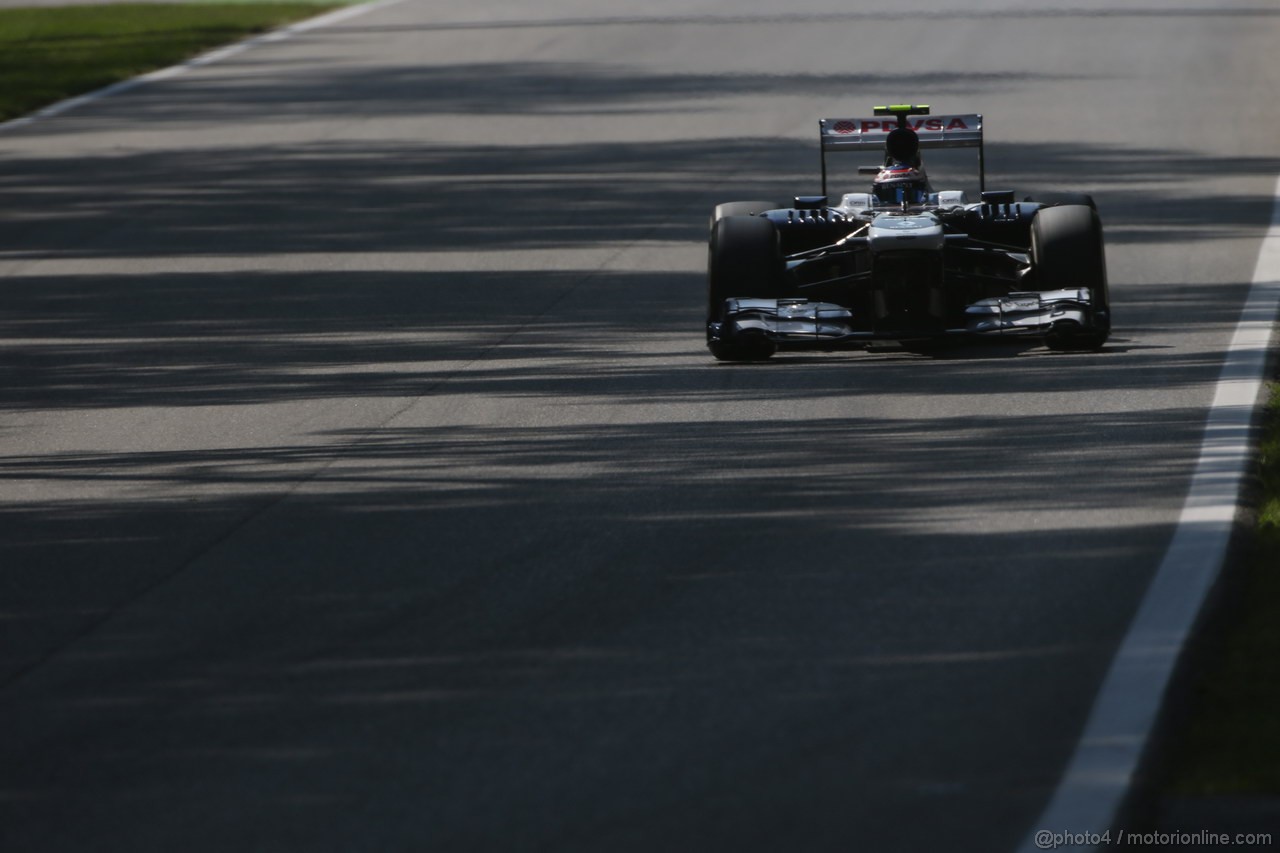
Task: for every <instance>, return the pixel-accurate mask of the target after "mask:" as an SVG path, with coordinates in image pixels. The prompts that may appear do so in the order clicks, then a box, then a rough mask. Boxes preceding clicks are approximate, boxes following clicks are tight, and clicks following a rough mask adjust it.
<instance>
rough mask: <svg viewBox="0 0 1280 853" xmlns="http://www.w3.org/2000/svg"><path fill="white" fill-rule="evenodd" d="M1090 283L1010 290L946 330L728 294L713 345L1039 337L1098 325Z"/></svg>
mask: <svg viewBox="0 0 1280 853" xmlns="http://www.w3.org/2000/svg"><path fill="white" fill-rule="evenodd" d="M1092 305H1093V293H1092V291H1090V290H1089V289H1088V288H1080V289H1076V290H1052V291H1045V292H1027V293H1010V294H1007V295H1005V296H997V297H992V298H988V299H981V300H979V301H977V302H974V303H973V304H971V305H969V306H967V307H966V308H965V310H964V314H963V316H962V317H960V318H958V321H959V322H958V323H957V325H956V326H955V327H954V328H947V329H945V330H943V331H942V332H941V333H936V332H931V333H927V334H926V333H921V332H918V331H916V332H913V331H911V330H899V329H867V328H865V327H863V326H862V325H861V324H859V323H858V322H857V318H856V317H855V316H854V315H853V312H852V311H850V310H849V309H848V308H846V307H844V306H843V305H836V304H833V303H829V302H811V301H809V300H807V299H753V298H732V299H726V300H725V304H724V312H723V314H722V315H721V316H722V319H721V320H720V321H719V322H712V323H709V324H708V326H707V340H708V342H709V343H710V344H713V345H714V344H720V343H724V344H733V343H739V342H740V343H743V344H749V345H759V344H762V343H768V344H770V345H772V346H773V347H776V348H778V349H836V348H841V347H846V346H847V347H857V346H860V345H865V344H867V343H869V342H872V341H876V340H916V339H921V338H937V337H1034V336H1044V335H1047V334H1050V333H1052V332H1056V331H1065V330H1068V329H1076V330H1078V329H1088V328H1090V327H1091V326H1092V324H1093V320H1092V316H1093V315H1092Z"/></svg>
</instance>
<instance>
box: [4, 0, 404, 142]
mask: <svg viewBox="0 0 1280 853" xmlns="http://www.w3.org/2000/svg"><path fill="white" fill-rule="evenodd" d="M402 2H404V0H374V2H372V3H363V4H361V5H358V6H348V7H346V8H344V9H337V10H335V11H333V12H329V13H328V14H325V15H318V16H316V17H314V18H308V19H307V20H305V21H299V22H298V23H296V24H291V25H290V26H287V27H281V28H280V29H278V30H272V31H271V32H269V33H264V34H263V35H260V36H254V37H252V38H248V39H245V40H244V41H238V42H236V43H235V44H229V45H227V46H226V47H220V48H216V49H214V50H211V51H209V52H207V53H202V54H200V55H199V56H197V57H194V58H193V59H189V60H187V61H186V62H183V63H180V64H178V65H171V66H169V67H168V68H161V69H159V70H157V71H151V72H149V73H147V74H141V75H139V76H137V77H131V78H129V79H128V80H121V81H120V82H119V83H113V84H111V85H110V86H105V87H103V88H101V89H96V90H94V91H92V92H87V93H85V94H83V95H77V96H76V97H74V98H67V99H66V100H62V101H58V102H57V103H56V104H50V105H49V106H47V107H44V108H43V109H40V110H37V111H36V112H33V113H31V114H30V115H26V116H22V117H21V118H15V119H11V120H9V121H6V122H3V123H0V133H3V132H4V131H6V130H15V129H17V128H20V127H26V126H27V125H30V124H35V123H36V122H38V121H44V120H45V119H50V118H53V117H54V116H58V115H61V114H62V113H65V112H68V111H70V110H74V109H76V108H78V107H83V106H85V105H86V104H92V103H94V102H95V101H101V100H103V99H104V98H110V97H112V96H113V95H119V94H123V93H124V92H128V91H130V90H131V89H136V88H138V87H139V86H144V85H146V84H147V83H156V82H159V81H161V80H169V79H172V78H174V77H178V76H180V75H182V74H186V73H187V72H188V71H191V70H193V69H196V68H201V67H203V66H205V65H213V64H214V63H216V62H222V61H223V60H225V59H230V58H231V57H233V56H236V55H238V54H241V53H244V52H245V51H247V50H250V49H252V48H255V47H258V46H259V45H264V44H274V43H276V42H282V41H286V40H288V39H291V38H293V37H294V36H296V35H299V34H301V33H305V32H309V31H310V30H315V29H319V28H321V27H328V26H332V25H334V24H339V23H342V22H343V21H347V20H350V19H352V18H355V17H359V16H360V15H364V14H367V13H369V12H372V11H374V10H375V9H385V8H386V7H388V6H394V5H396V4H398V3H402Z"/></svg>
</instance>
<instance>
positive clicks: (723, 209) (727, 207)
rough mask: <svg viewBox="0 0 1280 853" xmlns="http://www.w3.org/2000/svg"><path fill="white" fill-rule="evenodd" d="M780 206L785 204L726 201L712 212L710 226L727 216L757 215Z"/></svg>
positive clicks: (713, 226)
mask: <svg viewBox="0 0 1280 853" xmlns="http://www.w3.org/2000/svg"><path fill="white" fill-rule="evenodd" d="M780 207H783V205H781V204H778V203H777V202H775V201H726V202H724V203H723V204H717V205H716V209H715V210H714V211H712V213H711V221H710V223H708V227H709V228H715V227H716V223H717V222H719V221H720V220H721V219H724V218H725V217H727V216H755V215H757V214H759V213H761V212H763V211H766V210H777V209H778V208H780Z"/></svg>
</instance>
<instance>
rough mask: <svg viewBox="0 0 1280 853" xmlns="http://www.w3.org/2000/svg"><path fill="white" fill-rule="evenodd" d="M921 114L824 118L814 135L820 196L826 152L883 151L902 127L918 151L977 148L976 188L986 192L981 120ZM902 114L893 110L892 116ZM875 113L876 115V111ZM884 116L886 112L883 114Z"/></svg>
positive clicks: (975, 116) (824, 188)
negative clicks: (908, 130)
mask: <svg viewBox="0 0 1280 853" xmlns="http://www.w3.org/2000/svg"><path fill="white" fill-rule="evenodd" d="M919 109H920V110H921V111H922V112H923V114H916V115H910V116H907V115H903V116H896V115H893V114H881V115H877V116H876V117H875V118H824V119H819V120H818V134H819V138H820V139H821V141H822V145H821V148H822V194H823V195H826V194H827V152H828V151H861V150H864V149H867V148H879V149H880V150H881V151H883V150H884V144H885V140H886V139H887V138H888V136H889V133H890V131H893V130H896V129H897V128H898V125H899V122H900V121H901V123H902V125H903V126H904V127H909V128H911V129H912V130H914V131H915V132H916V136H917V137H919V139H920V147H921V148H977V149H978V188H979V190H980V191H984V190H986V188H987V175H986V167H987V164H986V156H985V152H984V151H983V147H982V116H981V115H978V114H971V115H946V116H935V115H929V114H928V109H929V108H928V107H920V108H919ZM898 111H900V112H906V111H905V110H901V109H900V108H899V109H896V110H895V112H898ZM876 112H880V109H879V108H877V110H876ZM886 112H888V111H887V110H886Z"/></svg>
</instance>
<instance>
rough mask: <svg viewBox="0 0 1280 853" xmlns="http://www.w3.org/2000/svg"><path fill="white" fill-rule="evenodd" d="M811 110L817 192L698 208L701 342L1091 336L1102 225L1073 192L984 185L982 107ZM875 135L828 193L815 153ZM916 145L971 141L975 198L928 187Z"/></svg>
mask: <svg viewBox="0 0 1280 853" xmlns="http://www.w3.org/2000/svg"><path fill="white" fill-rule="evenodd" d="M875 115H876V117H875V118H870V119H860V118H853V119H822V120H821V121H820V122H819V123H818V125H819V132H820V139H821V162H822V195H818V196H797V197H796V198H795V200H794V202H793V203H792V204H791V206H789V207H787V206H784V205H779V204H775V203H772V202H767V201H739V202H728V203H725V204H721V205H718V206H717V207H716V208H715V212H714V213H713V215H712V218H711V238H710V254H709V263H708V271H707V273H708V274H707V279H708V299H707V345H708V347H709V348H710V350H711V353H712V355H714V356H715V357H716V358H718V359H721V360H728V361H748V360H756V359H764V358H768V357H769V356H771V355H773V354H774V352H776V351H778V350H797V349H808V350H814V349H817V350H831V349H842V348H858V347H865V346H867V345H868V344H869V343H873V342H876V341H897V342H899V343H900V344H901V345H902V346H903V348H905V349H907V350H911V351H930V350H932V349H934V348H936V347H937V346H938V345H939V344H941V343H942V342H944V341H950V340H961V339H965V338H969V339H974V338H992V337H998V338H1010V337H1018V338H1026V337H1032V338H1039V339H1042V340H1043V341H1044V343H1045V344H1046V345H1047V346H1049V347H1050V348H1051V349H1058V350H1080V349H1099V348H1101V347H1102V345H1103V344H1104V343H1105V342H1106V340H1107V336H1108V334H1109V333H1110V329H1111V307H1110V301H1109V298H1108V296H1109V294H1108V289H1107V271H1106V259H1105V257H1104V253H1103V241H1102V225H1101V222H1100V220H1099V218H1098V213H1097V210H1096V207H1095V205H1094V203H1093V200H1092V199H1091V198H1090V197H1089V196H1087V195H1082V194H1081V195H1076V194H1065V193H1060V194H1054V195H1042V196H1040V197H1039V198H1038V200H1037V199H1033V198H1030V197H1028V198H1025V199H1023V200H1022V201H1015V194H1014V193H1013V192H1012V191H1009V190H1000V191H987V189H986V163H985V153H984V149H983V144H982V116H980V115H945V116H934V115H931V114H930V110H929V107H928V106H914V105H908V104H901V105H894V106H886V107H876V108H875ZM867 148H878V149H882V150H883V152H884V161H883V164H882V165H877V166H869V167H860V168H859V170H858V171H859V173H860V174H873V175H874V179H873V182H872V185H871V191H870V192H855V193H845V194H843V195H841V196H840V199H839V202H838V203H837V204H834V205H833V204H831V203H830V202H829V197H828V195H827V154H828V152H839V151H847V150H852V151H860V150H863V149H867ZM926 148H976V149H977V150H978V189H979V193H980V197H981V200H980V201H979V202H976V203H970V202H969V199H968V197H967V194H966V193H965V192H964V191H963V190H952V191H942V192H936V191H934V189H933V187H932V186H931V185H930V182H929V178H928V176H927V175H926V173H925V170H924V164H923V161H922V159H921V156H920V151H921V149H926Z"/></svg>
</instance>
